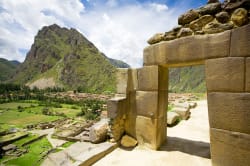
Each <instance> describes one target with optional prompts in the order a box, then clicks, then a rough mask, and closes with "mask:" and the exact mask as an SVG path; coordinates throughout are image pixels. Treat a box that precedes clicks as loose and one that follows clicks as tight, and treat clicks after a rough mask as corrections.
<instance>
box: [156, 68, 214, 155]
mask: <svg viewBox="0 0 250 166" xmlns="http://www.w3.org/2000/svg"><path fill="white" fill-rule="evenodd" d="M167 123H168V127H167V143H166V144H165V145H163V146H162V147H161V148H160V150H165V151H180V152H183V153H187V154H191V155H196V156H199V157H203V158H207V159H210V137H209V120H208V107H207V100H206V83H205V67H204V65H197V66H188V67H178V68H169V93H168V108H167Z"/></svg>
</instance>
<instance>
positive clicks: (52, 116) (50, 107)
mask: <svg viewBox="0 0 250 166" xmlns="http://www.w3.org/2000/svg"><path fill="white" fill-rule="evenodd" d="M80 112H81V108H80V107H79V106H77V105H73V104H60V103H45V102H40V101H36V100H31V101H29V100H27V101H23V102H11V103H4V104H0V124H1V126H0V131H1V130H6V129H8V128H15V127H17V128H24V127H26V126H27V125H30V124H38V123H41V122H51V121H55V120H58V119H62V118H65V117H68V118H74V117H76V116H77V114H79V113H80Z"/></svg>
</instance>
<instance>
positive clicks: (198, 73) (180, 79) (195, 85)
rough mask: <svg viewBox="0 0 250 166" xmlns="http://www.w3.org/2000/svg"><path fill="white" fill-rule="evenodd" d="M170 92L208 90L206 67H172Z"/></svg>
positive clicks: (170, 71)
mask: <svg viewBox="0 0 250 166" xmlns="http://www.w3.org/2000/svg"><path fill="white" fill-rule="evenodd" d="M169 73H170V74H169V77H170V78H169V91H170V92H206V83H205V67H204V66H203V65H202V66H191V67H182V68H170V70H169Z"/></svg>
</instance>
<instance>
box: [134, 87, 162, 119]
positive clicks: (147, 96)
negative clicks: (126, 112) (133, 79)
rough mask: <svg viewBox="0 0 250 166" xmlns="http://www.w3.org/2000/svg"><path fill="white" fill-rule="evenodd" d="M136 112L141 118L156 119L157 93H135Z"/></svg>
mask: <svg viewBox="0 0 250 166" xmlns="http://www.w3.org/2000/svg"><path fill="white" fill-rule="evenodd" d="M136 110H137V114H138V115H141V116H146V117H150V118H156V117H158V92H157V91H153V92H150V91H137V92H136Z"/></svg>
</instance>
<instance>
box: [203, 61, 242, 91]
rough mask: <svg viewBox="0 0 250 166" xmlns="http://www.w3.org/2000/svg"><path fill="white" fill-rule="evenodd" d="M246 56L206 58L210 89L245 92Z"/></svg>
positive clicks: (208, 87) (207, 81)
mask: <svg viewBox="0 0 250 166" xmlns="http://www.w3.org/2000/svg"><path fill="white" fill-rule="evenodd" d="M244 63H245V62H244V58H240V57H232V58H218V59H209V60H206V84H207V90H208V91H226V92H243V91H244V75H245V74H244V73H245V69H244V66H245V64H244Z"/></svg>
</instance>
